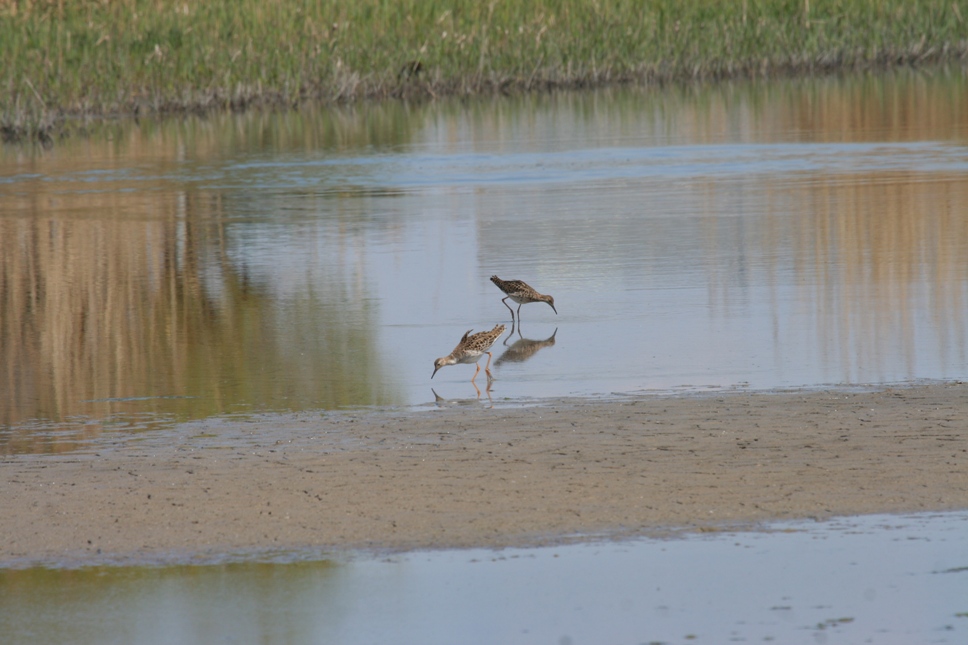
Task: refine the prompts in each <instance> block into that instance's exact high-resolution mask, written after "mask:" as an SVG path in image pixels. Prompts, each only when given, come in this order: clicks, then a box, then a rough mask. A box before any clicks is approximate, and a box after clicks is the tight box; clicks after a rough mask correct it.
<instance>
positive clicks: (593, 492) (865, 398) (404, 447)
mask: <svg viewBox="0 0 968 645" xmlns="http://www.w3.org/2000/svg"><path fill="white" fill-rule="evenodd" d="M485 403H486V400H485ZM966 428H968V385H964V384H961V383H944V384H928V385H917V386H912V387H897V388H889V389H882V390H879V391H874V392H858V391H847V392H845V391H812V392H777V393H729V394H722V395H697V396H684V397H642V398H629V399H624V400H618V401H587V400H571V399H563V400H559V401H551V402H547V403H546V404H544V405H540V406H535V407H527V408H501V407H496V408H494V409H489V408H487V407H485V406H484V405H482V404H480V403H479V402H476V401H474V402H471V403H470V404H467V405H455V406H454V407H447V408H443V409H434V410H422V411H405V412H393V411H381V412H361V413H327V412H314V413H298V414H290V415H267V416H263V417H259V418H257V419H254V420H250V421H238V420H232V421H228V420H207V421H199V422H193V423H187V424H183V425H181V426H178V427H177V428H176V429H175V430H174V431H170V432H161V433H157V434H152V435H146V436H142V437H139V438H138V439H137V440H132V439H131V438H130V437H117V438H116V439H115V443H112V441H111V440H110V438H104V439H103V440H102V441H101V442H100V443H99V444H98V445H97V446H96V447H95V448H94V450H93V451H91V450H88V451H85V452H78V453H74V454H66V455H40V456H38V455H8V456H4V457H2V458H0V459H2V461H0V472H2V482H3V483H2V486H3V494H2V495H0V518H2V520H0V545H2V546H0V565H5V566H25V565H27V564H32V563H69V564H77V563H81V564H83V563H88V562H91V563H93V562H97V561H102V560H105V559H107V560H112V561H145V560H160V561H165V560H168V559H172V558H175V557H179V558H185V557H188V558H206V557H214V555H215V554H224V553H237V552H243V553H244V552H251V551H256V552H261V551H265V550H269V551H273V550H277V549H279V550H281V549H304V548H311V549H318V550H322V551H328V550H334V551H342V550H355V549H366V550H369V549H376V550H389V551H394V550H401V549H404V550H406V549H431V548H451V547H471V546H483V547H501V546H510V545H514V546H525V545H535V544H546V543H550V542H555V541H561V540H569V539H576V536H585V537H587V536H604V537H631V536H636V535H643V534H650V533H654V532H656V531H664V530H681V529H685V530H720V529H722V528H730V527H735V526H737V525H739V526H743V525H748V524H755V523H759V522H763V521H768V520H776V519H793V518H811V517H815V518H818V519H823V518H826V517H830V516H833V515H855V514H865V513H896V512H909V511H925V510H952V509H964V508H968V429H966Z"/></svg>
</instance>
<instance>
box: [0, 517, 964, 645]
mask: <svg viewBox="0 0 968 645" xmlns="http://www.w3.org/2000/svg"><path fill="white" fill-rule="evenodd" d="M966 519H968V518H966V516H965V514H964V513H945V514H927V515H916V516H909V517H888V516H873V517H867V518H860V519H851V520H837V521H833V522H825V523H786V524H781V525H777V526H775V527H772V531H771V532H757V533H739V534H731V533H725V534H713V535H707V536H691V537H687V538H680V539H674V540H668V539H652V540H641V541H637V542H632V543H609V544H594V543H592V544H582V545H572V546H559V547H548V548H542V549H508V550H503V551H497V552H495V551H485V550H473V551H450V552H440V553H413V554H407V555H398V556H391V557H359V558H356V559H349V560H346V559H342V560H341V559H336V560H311V561H302V560H301V557H300V555H299V554H295V555H290V556H288V557H287V556H286V555H285V554H282V555H278V556H277V558H276V559H277V561H276V562H251V561H250V562H247V561H245V560H242V561H235V562H231V563H222V564H208V565H205V566H197V565H196V566H191V565H188V564H186V565H184V566H172V567H92V568H86V569H66V570H65V569H60V570H51V569H25V570H0V629H2V631H3V633H4V639H5V640H4V642H5V643H10V644H11V645H21V644H24V645H26V644H28V643H29V644H31V645H37V644H43V643H68V642H69V643H76V644H77V645H83V644H87V643H90V644H92V645H93V644H95V643H98V644H100V643H113V642H117V643H138V644H140V645H162V644H166V643H178V644H182V643H216V642H228V643H277V642H285V643H339V644H341V645H352V644H356V643H425V644H428V645H431V644H437V643H439V644H441V645H444V644H449V643H480V644H482V645H483V644H490V643H522V644H524V643H573V644H575V645H578V644H579V643H602V642H608V643H670V644H671V643H727V642H748V643H749V642H775V643H787V644H791V643H804V644H810V645H815V644H816V643H879V644H898V645H901V644H908V643H952V644H953V643H964V642H965V635H966V633H968V603H966V599H968V568H966V566H965V565H966V561H965V550H964V545H965V541H966V540H968V522H966ZM280 560H281V561H280Z"/></svg>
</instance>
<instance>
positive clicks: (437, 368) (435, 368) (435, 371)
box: [430, 366, 440, 378]
mask: <svg viewBox="0 0 968 645" xmlns="http://www.w3.org/2000/svg"><path fill="white" fill-rule="evenodd" d="M439 369H440V368H439V367H437V366H434V374H436V373H437V370H439ZM434 374H431V375H430V378H433V377H434Z"/></svg>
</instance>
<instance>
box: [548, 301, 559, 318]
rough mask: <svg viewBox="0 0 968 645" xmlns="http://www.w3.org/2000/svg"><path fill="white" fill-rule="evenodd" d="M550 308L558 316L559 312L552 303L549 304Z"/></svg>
mask: <svg viewBox="0 0 968 645" xmlns="http://www.w3.org/2000/svg"><path fill="white" fill-rule="evenodd" d="M548 306H549V307H551V310H552V311H554V312H555V315H556V316H557V315H558V310H557V309H555V306H554V305H553V304H551V303H550V302H549V303H548Z"/></svg>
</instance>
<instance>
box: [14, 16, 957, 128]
mask: <svg viewBox="0 0 968 645" xmlns="http://www.w3.org/2000/svg"><path fill="white" fill-rule="evenodd" d="M966 20H968V0H955V1H953V2H941V1H935V2H912V1H911V0H733V1H727V0H721V1H715V0H615V1H612V2H608V1H601V2H595V1H591V0H504V1H498V0H492V1H490V2H488V1H486V0H354V1H352V2H347V1H346V0H313V1H311V0H233V1H232V2H229V1H226V0H222V1H214V0H213V1H211V2H188V1H187V0H185V1H176V0H34V1H29V0H22V1H17V0H0V60H2V61H4V67H3V69H2V70H0V130H2V135H3V137H4V139H6V140H13V139H23V138H39V139H47V138H50V137H51V136H54V135H55V134H56V133H57V132H58V131H59V130H60V129H61V128H62V126H63V124H64V122H65V119H67V118H69V117H71V116H106V115H116V114H136V113H144V112H168V111H181V110H200V109H209V108H215V107H231V108H243V107H245V106H248V105H252V104H276V105H293V104H297V103H299V102H300V101H305V100H322V101H351V100H358V99H362V98H377V97H397V96H439V95H443V94H455V93H459V94H474V93H479V92H493V91H514V90H519V89H532V88H543V87H561V86H564V87H574V86H587V85H598V84H603V83H609V82H629V81H631V82H650V81H664V80H678V79H687V78H689V79H692V78H717V77H723V76H748V75H770V74H777V73H800V72H806V73H811V72H817V71H826V70H832V69H838V68H853V67H858V66H863V67H866V66H871V65H896V64H919V63H924V62H935V61H938V60H945V59H948V60H950V59H958V60H964V59H965V58H966V55H968V37H966V36H965V34H966V33H968V23H966Z"/></svg>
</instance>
